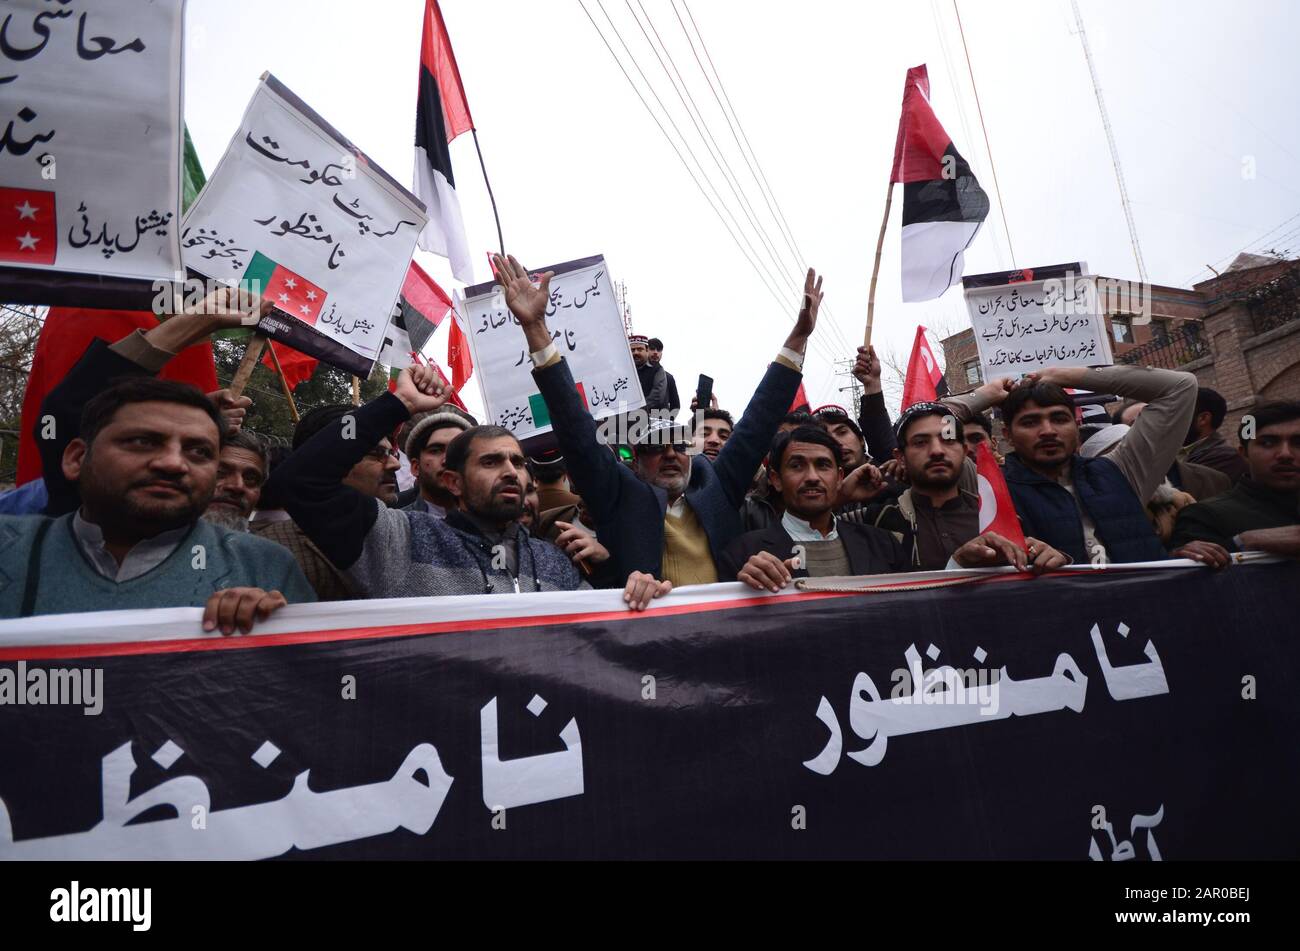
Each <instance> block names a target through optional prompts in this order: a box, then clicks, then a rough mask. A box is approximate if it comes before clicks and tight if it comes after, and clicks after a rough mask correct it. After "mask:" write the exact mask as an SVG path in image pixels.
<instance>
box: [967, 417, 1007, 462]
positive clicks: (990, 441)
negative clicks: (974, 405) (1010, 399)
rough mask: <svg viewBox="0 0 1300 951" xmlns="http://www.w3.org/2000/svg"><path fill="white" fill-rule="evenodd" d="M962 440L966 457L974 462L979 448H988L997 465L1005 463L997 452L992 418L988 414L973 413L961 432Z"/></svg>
mask: <svg viewBox="0 0 1300 951" xmlns="http://www.w3.org/2000/svg"><path fill="white" fill-rule="evenodd" d="M963 433H964V435H963V437H962V438H963V439H964V440H965V443H966V455H967V456H968V457H969V458H970V459H972V460H974V459H975V458H976V456H977V455H978V454H979V449H980V446H988V447H989V452H991V453H993V458H994V459H996V460H997V463H998V465H1002V463H1003V462H1004V461H1005V460H1004V459H1003V457H1002V453H1000V452H998V443H997V439H996V438H994V435H993V418H992V417H991V416H989V414H988V413H974V414H972V415H971V418H970V419H968V420H967V421H966V425H965V428H964V430H963Z"/></svg>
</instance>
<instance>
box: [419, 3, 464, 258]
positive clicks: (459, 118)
mask: <svg viewBox="0 0 1300 951" xmlns="http://www.w3.org/2000/svg"><path fill="white" fill-rule="evenodd" d="M473 128H474V120H473V119H472V118H470V114H469V103H468V102H467V101H466V100H465V87H464V86H463V85H461V81H460V70H459V69H457V68H456V54H455V53H453V52H452V49H451V40H450V39H449V38H448V37H447V25H446V24H445V23H444V22H443V19H442V11H441V10H440V9H438V0H426V4H425V8H424V37H423V39H422V40H421V42H420V92H419V98H418V100H417V105H416V118H415V189H414V190H415V194H416V195H417V196H419V198H420V199H421V200H422V201H423V202H424V204H425V206H426V207H427V208H428V211H429V223H428V224H427V225H425V226H424V231H423V232H421V234H420V241H419V245H420V247H421V248H422V249H423V250H425V251H430V252H432V253H434V254H438V255H441V256H442V257H444V258H447V260H448V261H450V262H451V272H452V274H454V275H455V276H456V280H458V281H462V282H464V283H466V284H472V283H473V282H474V269H473V267H472V266H471V265H470V258H469V244H468V243H467V242H466V240H465V223H464V221H463V220H462V219H461V214H460V200H459V199H458V198H457V197H456V179H455V176H453V175H452V171H451V150H450V149H449V148H448V146H450V145H451V142H452V140H453V139H455V138H456V136H458V135H460V134H461V133H462V132H468V131H470V130H472V129H473Z"/></svg>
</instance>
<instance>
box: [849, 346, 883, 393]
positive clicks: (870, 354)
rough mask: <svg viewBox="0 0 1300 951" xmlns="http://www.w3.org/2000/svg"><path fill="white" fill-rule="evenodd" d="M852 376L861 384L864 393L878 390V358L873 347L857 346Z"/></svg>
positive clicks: (877, 391)
mask: <svg viewBox="0 0 1300 951" xmlns="http://www.w3.org/2000/svg"><path fill="white" fill-rule="evenodd" d="M853 376H854V377H855V378H856V379H857V381H858V382H859V383H861V384H862V390H863V393H864V394H871V393H879V392H880V358H879V357H877V356H876V348H875V347H858V356H857V359H856V360H854V361H853Z"/></svg>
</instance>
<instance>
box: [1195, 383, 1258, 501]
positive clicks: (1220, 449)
mask: <svg viewBox="0 0 1300 951" xmlns="http://www.w3.org/2000/svg"><path fill="white" fill-rule="evenodd" d="M1227 415H1228V401H1227V400H1225V399H1224V398H1223V397H1222V396H1220V395H1219V393H1218V392H1217V391H1216V390H1212V389H1210V388H1209V387H1208V386H1202V387H1200V388H1199V389H1197V391H1196V411H1195V412H1194V413H1193V414H1192V424H1191V426H1190V427H1188V430H1187V440H1186V442H1185V443H1184V445H1183V449H1182V452H1180V453H1179V458H1180V459H1185V460H1186V461H1187V462H1192V463H1195V464H1196V465H1200V466H1208V467H1209V468H1211V469H1217V470H1218V471H1219V472H1222V473H1223V474H1224V475H1226V476H1227V477H1228V478H1229V479H1230V480H1232V483H1233V484H1234V485H1235V484H1236V483H1238V482H1240V481H1241V480H1242V479H1243V478H1244V477H1245V475H1246V471H1247V466H1246V460H1245V459H1244V458H1242V456H1241V454H1240V453H1239V452H1237V451H1236V450H1234V449H1233V448H1232V447H1231V446H1230V445H1228V441H1227V440H1226V439H1224V438H1223V437H1222V436H1220V435H1219V427H1220V426H1222V425H1223V420H1224V419H1225V418H1226V417H1227ZM1224 491H1225V492H1226V491H1227V489H1224ZM1193 494H1194V495H1195V493H1193ZM1197 498H1198V499H1200V498H1202V497H1201V496H1199V495H1198V496H1197ZM1207 498H1208V496H1207Z"/></svg>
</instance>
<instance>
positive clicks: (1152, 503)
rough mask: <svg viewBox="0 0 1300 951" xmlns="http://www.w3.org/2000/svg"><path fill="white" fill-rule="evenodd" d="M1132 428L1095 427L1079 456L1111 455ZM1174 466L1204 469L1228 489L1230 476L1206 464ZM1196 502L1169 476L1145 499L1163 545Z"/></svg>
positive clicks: (1089, 457) (1122, 425) (1152, 522)
mask: <svg viewBox="0 0 1300 951" xmlns="http://www.w3.org/2000/svg"><path fill="white" fill-rule="evenodd" d="M1134 418H1136V417H1134ZM1130 428H1131V427H1129V426H1128V425H1127V424H1125V423H1116V424H1114V425H1106V426H1102V427H1101V428H1100V429H1096V431H1095V432H1093V434H1092V435H1091V436H1089V437H1088V438H1087V439H1085V440H1084V441H1083V443H1082V444H1081V445H1080V446H1079V455H1081V456H1083V457H1084V458H1085V459H1094V458H1097V457H1099V456H1105V455H1108V454H1109V453H1111V452H1112V451H1114V450H1115V449H1116V448H1117V447H1118V446H1120V445H1121V443H1122V442H1123V439H1124V437H1125V436H1127V435H1128V431H1129V429H1130ZM1083 431H1084V427H1080V435H1082V433H1083ZM1174 465H1175V467H1179V466H1186V467H1188V468H1189V469H1195V470H1204V472H1205V473H1206V474H1207V475H1208V476H1211V477H1213V478H1215V479H1220V480H1222V481H1223V487H1224V488H1226V485H1227V478H1226V477H1225V476H1224V475H1223V474H1222V473H1220V472H1215V471H1214V470H1212V469H1205V467H1204V466H1191V464H1190V463H1182V462H1176V463H1175V464H1174ZM1195 502H1196V498H1195V496H1193V495H1191V494H1190V493H1188V492H1184V491H1182V490H1181V489H1179V488H1177V487H1175V486H1174V484H1173V483H1172V482H1170V480H1169V479H1168V478H1166V479H1164V480H1163V481H1162V482H1161V483H1160V484H1159V485H1158V486H1156V488H1155V491H1154V492H1153V493H1152V494H1151V498H1149V499H1147V501H1146V510H1147V518H1149V519H1150V520H1151V526H1152V527H1153V528H1154V529H1155V531H1156V535H1157V536H1158V537H1159V538H1160V542H1161V544H1163V545H1165V546H1166V547H1168V545H1169V542H1170V539H1171V538H1172V537H1173V534H1174V522H1175V520H1176V519H1177V518H1178V513H1179V512H1180V511H1181V510H1182V509H1184V508H1186V507H1187V506H1189V505H1192V504H1194V503H1195Z"/></svg>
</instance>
